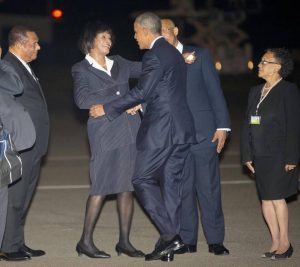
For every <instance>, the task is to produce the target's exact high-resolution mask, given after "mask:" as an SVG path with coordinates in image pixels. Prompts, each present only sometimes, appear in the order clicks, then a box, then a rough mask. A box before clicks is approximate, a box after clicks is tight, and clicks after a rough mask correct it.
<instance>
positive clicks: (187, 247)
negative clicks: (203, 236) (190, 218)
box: [174, 244, 197, 254]
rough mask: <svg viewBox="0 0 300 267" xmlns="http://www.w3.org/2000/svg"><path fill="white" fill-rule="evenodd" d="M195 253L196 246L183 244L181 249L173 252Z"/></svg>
mask: <svg viewBox="0 0 300 267" xmlns="http://www.w3.org/2000/svg"><path fill="white" fill-rule="evenodd" d="M195 252H197V245H187V244H184V246H183V247H182V248H180V249H178V250H176V251H174V254H184V253H195Z"/></svg>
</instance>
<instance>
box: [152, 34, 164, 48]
mask: <svg viewBox="0 0 300 267" xmlns="http://www.w3.org/2000/svg"><path fill="white" fill-rule="evenodd" d="M160 38H163V36H161V35H160V36H157V37H156V38H155V39H154V40H153V41H152V43H151V44H150V47H149V49H151V48H152V47H153V46H154V44H155V42H156V41H157V40H158V39H160Z"/></svg>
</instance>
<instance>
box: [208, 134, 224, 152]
mask: <svg viewBox="0 0 300 267" xmlns="http://www.w3.org/2000/svg"><path fill="white" fill-rule="evenodd" d="M226 138H227V131H225V130H216V132H215V134H214V137H213V139H212V140H211V141H212V142H213V143H214V142H216V141H218V145H217V152H218V153H221V151H222V149H223V147H224V145H225V141H226Z"/></svg>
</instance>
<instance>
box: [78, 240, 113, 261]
mask: <svg viewBox="0 0 300 267" xmlns="http://www.w3.org/2000/svg"><path fill="white" fill-rule="evenodd" d="M76 251H77V253H78V256H81V255H82V254H84V255H86V256H88V257H90V258H101V259H105V258H110V255H109V254H107V253H106V252H104V251H101V250H98V249H97V250H94V251H90V250H88V249H87V248H85V247H84V246H82V245H81V244H79V243H78V244H77V246H76Z"/></svg>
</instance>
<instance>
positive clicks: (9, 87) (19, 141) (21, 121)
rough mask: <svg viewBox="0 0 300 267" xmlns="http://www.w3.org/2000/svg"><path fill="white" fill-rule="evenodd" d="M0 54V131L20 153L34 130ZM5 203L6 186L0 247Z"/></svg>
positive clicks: (0, 204)
mask: <svg viewBox="0 0 300 267" xmlns="http://www.w3.org/2000/svg"><path fill="white" fill-rule="evenodd" d="M1 52H2V49H1V46H0V130H1V129H4V130H5V132H7V133H9V134H10V136H11V138H12V141H13V143H14V145H15V148H16V150H18V151H20V150H24V149H27V148H29V147H32V146H33V144H34V142H35V129H34V125H33V123H32V120H31V118H30V116H29V114H28V111H27V110H25V109H24V106H23V105H21V104H20V103H19V102H16V101H15V97H14V95H19V94H21V93H22V92H23V84H22V81H21V79H20V77H19V76H18V74H17V73H16V72H15V70H14V69H13V67H12V66H11V65H10V64H9V63H8V62H5V61H3V60H1ZM7 203H8V189H7V186H2V187H1V186H0V245H1V244H2V238H3V234H4V229H5V224H6V214H7ZM0 260H1V254H0Z"/></svg>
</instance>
